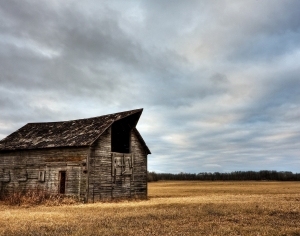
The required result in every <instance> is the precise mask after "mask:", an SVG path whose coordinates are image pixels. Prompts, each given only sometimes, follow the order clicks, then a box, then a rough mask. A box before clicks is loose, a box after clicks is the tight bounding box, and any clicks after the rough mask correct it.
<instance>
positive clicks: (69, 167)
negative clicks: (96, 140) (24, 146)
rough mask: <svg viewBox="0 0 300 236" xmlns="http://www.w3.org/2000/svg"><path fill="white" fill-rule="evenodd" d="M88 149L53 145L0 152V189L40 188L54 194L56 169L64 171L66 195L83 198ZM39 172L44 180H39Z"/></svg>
mask: <svg viewBox="0 0 300 236" xmlns="http://www.w3.org/2000/svg"><path fill="white" fill-rule="evenodd" d="M87 155H88V148H53V149H41V150H21V151H9V152H3V151H2V152H0V192H1V193H2V194H9V193H12V192H14V191H28V190H30V189H36V188H39V189H43V190H45V191H47V192H48V193H51V194H56V193H58V187H59V171H66V192H65V194H67V195H75V196H78V197H82V198H83V197H85V194H86V180H87V174H86V173H84V170H85V169H86V165H85V163H86V159H87ZM41 172H43V174H44V175H45V181H40V180H39V174H40V173H41Z"/></svg>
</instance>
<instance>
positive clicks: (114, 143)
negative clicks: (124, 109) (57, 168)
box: [111, 112, 141, 153]
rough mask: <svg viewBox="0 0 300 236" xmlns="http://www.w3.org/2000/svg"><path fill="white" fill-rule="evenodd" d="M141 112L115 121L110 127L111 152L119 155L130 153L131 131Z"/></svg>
mask: <svg viewBox="0 0 300 236" xmlns="http://www.w3.org/2000/svg"><path fill="white" fill-rule="evenodd" d="M140 116H141V112H138V113H135V114H133V115H130V116H127V117H125V118H123V119H121V120H118V121H115V122H114V123H113V124H112V127H111V151H112V152H120V153H130V152H131V145H130V143H131V142H130V141H131V138H130V137H131V131H132V129H133V128H134V127H135V126H136V124H137V122H138V120H139V118H140Z"/></svg>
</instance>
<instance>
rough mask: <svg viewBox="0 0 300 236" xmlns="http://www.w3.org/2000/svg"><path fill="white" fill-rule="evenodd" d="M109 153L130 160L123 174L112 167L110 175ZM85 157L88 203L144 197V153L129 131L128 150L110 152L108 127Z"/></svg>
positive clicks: (110, 160) (145, 182)
mask: <svg viewBox="0 0 300 236" xmlns="http://www.w3.org/2000/svg"><path fill="white" fill-rule="evenodd" d="M112 156H114V158H118V160H124V158H125V159H126V160H129V161H130V163H131V161H132V163H131V167H132V169H131V168H129V165H128V166H126V168H127V169H126V171H127V172H126V173H127V174H121V169H120V168H116V172H117V173H116V175H115V176H114V175H113V169H114V168H113V166H112ZM89 158H90V161H89V171H88V172H89V180H88V181H89V188H88V201H89V202H94V201H103V200H111V199H115V198H124V197H138V198H146V197H147V153H146V152H145V150H144V147H143V146H142V145H141V143H140V141H139V140H138V138H137V136H136V134H135V133H134V132H132V133H131V153H112V152H111V128H108V129H107V130H106V131H105V132H104V133H103V134H102V135H101V137H100V138H99V139H98V140H97V141H96V142H95V144H94V145H93V146H92V147H91V150H90V157H89ZM122 158H123V159H122ZM131 172H132V174H128V173H131Z"/></svg>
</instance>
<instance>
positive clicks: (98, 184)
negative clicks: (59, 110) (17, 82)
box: [0, 109, 150, 202]
mask: <svg viewBox="0 0 300 236" xmlns="http://www.w3.org/2000/svg"><path fill="white" fill-rule="evenodd" d="M142 111H143V109H137V110H131V111H125V112H119V113H115V114H110V115H104V116H99V117H93V118H88V119H79V120H71V121H61V122H49V123H48V122H47V123H29V124H26V125H25V126H23V127H22V128H20V129H19V130H17V131H15V132H14V133H12V134H10V135H9V136H7V137H6V138H4V139H3V140H1V141H0V193H1V194H2V195H3V194H4V195H5V194H10V193H12V192H14V191H24V192H26V191H28V190H30V189H37V188H38V189H43V190H44V191H46V192H47V193H49V194H57V193H59V194H66V195H72V196H76V197H78V198H79V199H81V200H84V201H85V202H94V201H101V200H111V199H115V198H127V197H134V198H146V197H147V155H148V154H150V150H149V148H148V147H147V145H146V143H145V142H144V140H143V138H142V136H141V135H140V133H139V132H138V130H137V129H136V125H137V122H138V120H139V118H140V116H141V114H142Z"/></svg>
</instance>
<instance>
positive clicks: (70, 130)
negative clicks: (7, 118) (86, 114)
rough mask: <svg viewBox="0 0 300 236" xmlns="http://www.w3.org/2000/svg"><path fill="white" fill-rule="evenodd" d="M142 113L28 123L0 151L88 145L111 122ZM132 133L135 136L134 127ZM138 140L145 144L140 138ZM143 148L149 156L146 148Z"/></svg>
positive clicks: (2, 145)
mask: <svg viewBox="0 0 300 236" xmlns="http://www.w3.org/2000/svg"><path fill="white" fill-rule="evenodd" d="M142 111H143V109H137V110H131V111H125V112H119V113H114V114H109V115H104V116H98V117H93V118H87V119H79V120H70V121H61V122H47V123H28V124H26V125H25V126H23V127H21V128H20V129H19V130H17V131H15V132H14V133H12V134H10V135H9V136H7V137H6V138H4V139H2V140H1V141H0V150H22V149H40V148H53V147H74V146H76V147H79V146H90V145H91V144H93V143H94V141H95V140H96V139H97V138H98V137H99V136H100V135H101V134H102V133H103V132H104V131H105V130H106V129H107V128H108V127H110V126H111V125H112V123H113V122H115V121H117V120H120V119H123V118H125V117H128V116H131V115H133V114H137V115H138V118H139V116H140V115H141V114H142ZM134 130H135V132H137V133H138V131H137V130H136V128H134ZM138 137H139V139H141V141H142V143H143V144H144V145H145V142H144V140H143V139H142V137H141V136H140V135H138ZM145 146H146V145H145ZM146 149H147V151H148V152H149V153H150V150H149V149H148V147H147V146H146Z"/></svg>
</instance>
